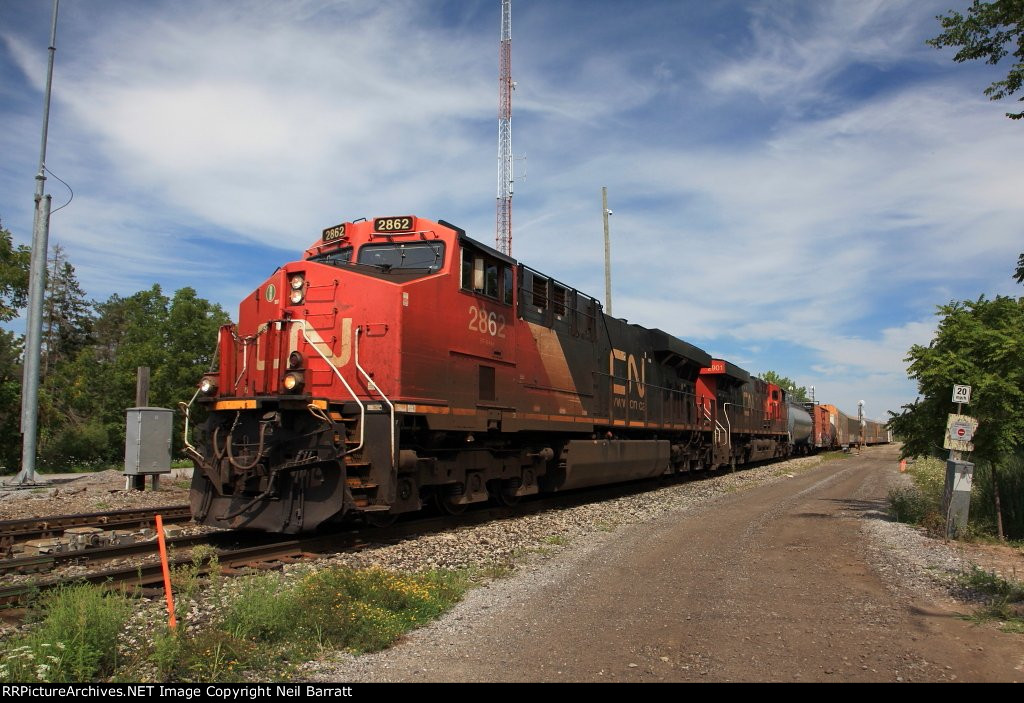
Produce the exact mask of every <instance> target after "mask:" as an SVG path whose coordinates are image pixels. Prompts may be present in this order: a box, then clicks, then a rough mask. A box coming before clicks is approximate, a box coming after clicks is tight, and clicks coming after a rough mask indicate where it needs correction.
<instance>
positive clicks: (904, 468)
mask: <svg viewBox="0 0 1024 703" xmlns="http://www.w3.org/2000/svg"><path fill="white" fill-rule="evenodd" d="M900 473H901V474H905V473H907V460H906V459H900Z"/></svg>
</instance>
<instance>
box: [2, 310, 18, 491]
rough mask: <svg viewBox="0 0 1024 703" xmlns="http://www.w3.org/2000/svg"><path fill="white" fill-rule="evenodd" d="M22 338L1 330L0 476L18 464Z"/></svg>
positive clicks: (15, 468)
mask: <svg viewBox="0 0 1024 703" xmlns="http://www.w3.org/2000/svg"><path fill="white" fill-rule="evenodd" d="M21 345H22V338H21V337H20V336H17V335H15V334H14V333H13V332H8V331H7V330H0V473H14V472H15V471H17V469H18V467H19V466H20V464H21V352H22V350H21Z"/></svg>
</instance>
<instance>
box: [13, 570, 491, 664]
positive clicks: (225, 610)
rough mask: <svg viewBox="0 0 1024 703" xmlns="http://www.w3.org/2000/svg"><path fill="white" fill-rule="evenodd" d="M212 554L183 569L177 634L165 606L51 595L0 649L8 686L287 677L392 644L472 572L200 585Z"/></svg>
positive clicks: (312, 573) (93, 589) (317, 573)
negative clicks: (328, 658)
mask: <svg viewBox="0 0 1024 703" xmlns="http://www.w3.org/2000/svg"><path fill="white" fill-rule="evenodd" d="M211 558H212V559H213V560H214V563H213V564H212V566H214V567H216V566H217V565H216V562H215V559H216V558H215V557H210V555H206V554H200V555H197V556H196V558H195V560H194V561H193V563H192V565H191V566H186V567H181V568H179V569H177V570H176V572H175V574H174V578H173V581H174V588H175V592H176V599H177V600H176V609H177V616H178V626H177V628H175V629H170V628H168V627H166V625H159V624H157V623H159V622H160V621H161V618H162V617H163V615H165V613H162V612H161V610H160V608H159V604H158V603H151V604H149V607H145V608H138V607H137V604H135V603H133V602H132V600H131V599H129V598H127V597H125V596H123V595H120V594H116V593H106V592H104V591H103V590H102V589H101V588H100V587H98V586H92V585H86V584H82V585H74V586H69V587H66V588H62V589H60V590H58V591H55V592H51V593H47V594H46V595H45V596H43V597H41V598H40V600H39V601H38V602H37V603H36V604H35V605H34V607H33V613H34V615H35V618H34V619H35V622H34V623H33V624H32V625H30V626H29V629H28V631H27V632H25V633H22V634H18V635H15V636H13V637H10V638H8V639H7V640H5V641H4V642H2V643H0V657H2V661H3V663H2V665H0V681H3V682H14V681H17V682H90V681H163V682H173V681H193V682H197V681H203V682H206V681H210V682H234V681H246V680H253V679H254V678H258V679H260V680H286V679H287V678H288V677H289V675H290V673H291V671H292V668H293V667H294V666H296V665H298V664H301V663H302V662H304V661H305V660H306V659H308V658H309V657H311V656H315V655H317V654H319V653H321V652H322V651H324V650H335V649H343V650H347V651H349V652H353V653H359V652H370V651H376V650H379V649H383V648H385V647H387V646H389V645H390V644H392V643H393V642H394V641H395V640H397V639H398V638H399V637H400V636H401V635H402V634H403V633H404V632H407V631H408V630H410V629H413V628H415V627H419V626H422V625H424V624H426V623H427V622H429V621H430V620H432V619H434V618H436V617H438V616H439V615H441V614H442V613H444V612H445V611H447V610H448V609H449V608H451V607H452V606H453V605H454V604H455V603H457V602H458V601H459V600H460V599H461V598H462V595H463V594H464V593H465V591H466V589H467V588H468V587H469V586H470V584H471V580H470V578H469V575H468V573H467V572H456V571H427V572H421V573H412V574H401V573H397V572H391V571H384V570H380V569H363V570H356V569H349V568H344V567H332V568H327V569H320V570H311V569H308V568H297V569H295V570H293V571H291V572H287V573H278V572H271V573H262V574H256V575H252V576H246V577H242V578H237V579H224V580H223V581H222V580H221V579H220V578H219V577H216V576H214V577H212V578H211V579H210V580H209V581H208V582H206V583H201V580H200V576H199V574H200V568H201V566H202V565H203V563H204V561H206V560H208V559H211ZM213 572H214V573H216V568H215V569H213ZM201 587H202V593H200V588H201ZM133 613H134V614H133Z"/></svg>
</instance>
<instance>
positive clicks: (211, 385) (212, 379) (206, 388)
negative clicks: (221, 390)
mask: <svg viewBox="0 0 1024 703" xmlns="http://www.w3.org/2000/svg"><path fill="white" fill-rule="evenodd" d="M199 392H200V393H202V394H203V395H213V394H214V393H216V392H217V377H216V376H211V375H206V376H203V380H201V381H200V382H199Z"/></svg>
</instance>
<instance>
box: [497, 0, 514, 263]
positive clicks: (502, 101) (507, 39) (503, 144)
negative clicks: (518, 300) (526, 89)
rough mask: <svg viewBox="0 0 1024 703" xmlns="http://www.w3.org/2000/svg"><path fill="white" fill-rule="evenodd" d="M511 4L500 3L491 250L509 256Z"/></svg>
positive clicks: (510, 213)
mask: <svg viewBox="0 0 1024 703" xmlns="http://www.w3.org/2000/svg"><path fill="white" fill-rule="evenodd" d="M514 87H515V84H514V83H512V0H501V43H500V44H499V45H498V218H497V219H498V226H497V230H496V234H495V237H494V241H495V248H496V249H497V250H498V251H500V252H501V253H502V254H508V255H509V256H511V255H512V182H513V179H514V177H513V175H512V89H513V88H514Z"/></svg>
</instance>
